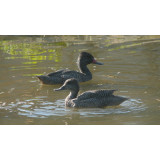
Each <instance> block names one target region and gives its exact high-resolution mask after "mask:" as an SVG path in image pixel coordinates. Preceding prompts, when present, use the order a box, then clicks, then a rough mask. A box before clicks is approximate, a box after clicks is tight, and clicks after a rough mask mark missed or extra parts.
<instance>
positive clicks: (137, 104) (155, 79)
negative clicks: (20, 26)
mask: <svg viewBox="0 0 160 160" xmlns="http://www.w3.org/2000/svg"><path fill="white" fill-rule="evenodd" d="M81 51H87V52H90V53H92V54H93V55H94V57H96V59H97V60H98V61H100V62H102V63H104V65H103V66H98V65H89V68H90V70H91V72H92V73H93V79H92V80H91V81H88V82H85V83H81V84H80V87H81V91H80V92H84V91H87V90H91V89H118V91H117V92H116V93H115V94H116V95H120V96H125V97H128V98H130V99H129V100H128V101H126V102H124V103H122V104H121V105H120V106H112V107H106V108H104V109H99V108H96V109H69V108H65V106H64V99H65V97H66V96H67V95H68V91H64V92H54V91H53V89H55V88H58V87H60V85H51V86H49V85H41V84H40V83H39V81H38V79H37V78H36V77H35V76H36V75H41V74H47V73H50V72H52V71H56V70H58V69H63V68H69V69H73V70H77V69H78V68H77V66H76V61H77V57H78V53H80V52H81ZM0 62H1V63H0V74H1V77H0V124H95V125H96V124H160V116H159V115H160V90H159V88H160V83H159V82H160V36H0Z"/></svg>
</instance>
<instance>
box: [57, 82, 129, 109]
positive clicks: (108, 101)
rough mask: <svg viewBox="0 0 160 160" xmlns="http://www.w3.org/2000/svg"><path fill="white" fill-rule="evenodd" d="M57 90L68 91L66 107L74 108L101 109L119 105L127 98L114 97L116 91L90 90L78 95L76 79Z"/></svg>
mask: <svg viewBox="0 0 160 160" xmlns="http://www.w3.org/2000/svg"><path fill="white" fill-rule="evenodd" d="M58 90H70V94H69V95H68V96H67V97H66V99H65V106H66V107H75V108H81V107H83V108H102V107H106V106H113V105H119V104H121V103H122V102H124V101H125V100H127V99H128V98H125V97H120V96H115V95H113V92H114V91H116V90H104V89H103V90H92V91H87V92H84V93H82V94H81V95H79V96H77V95H78V92H79V84H78V81H77V80H76V79H68V80H66V81H65V83H64V84H63V85H62V87H60V88H59V89H56V91H58Z"/></svg>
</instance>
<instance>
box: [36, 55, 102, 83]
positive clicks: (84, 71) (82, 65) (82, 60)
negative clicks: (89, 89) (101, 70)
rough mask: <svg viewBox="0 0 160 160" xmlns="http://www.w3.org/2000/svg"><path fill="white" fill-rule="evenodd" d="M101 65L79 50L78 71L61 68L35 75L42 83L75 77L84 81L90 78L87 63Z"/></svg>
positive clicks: (58, 81) (90, 74)
mask: <svg viewBox="0 0 160 160" xmlns="http://www.w3.org/2000/svg"><path fill="white" fill-rule="evenodd" d="M91 63H93V64H97V65H103V63H101V62H97V61H96V60H95V58H94V57H93V56H92V55H91V54H90V53H88V52H81V53H80V54H79V57H78V61H77V64H78V68H79V72H78V71H72V70H68V69H61V70H58V71H56V72H53V73H49V74H48V75H39V76H36V77H37V78H38V79H39V80H40V81H41V82H42V84H51V85H53V84H63V83H64V82H65V81H66V80H67V79H70V78H75V79H77V80H78V82H86V81H89V80H91V79H92V73H91V72H90V70H89V69H88V67H87V65H88V64H91Z"/></svg>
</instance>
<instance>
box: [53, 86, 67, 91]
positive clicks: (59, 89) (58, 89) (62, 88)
mask: <svg viewBox="0 0 160 160" xmlns="http://www.w3.org/2000/svg"><path fill="white" fill-rule="evenodd" d="M61 90H65V86H62V87H60V88H57V89H54V91H61Z"/></svg>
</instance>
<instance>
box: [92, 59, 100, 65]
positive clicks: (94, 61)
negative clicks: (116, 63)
mask: <svg viewBox="0 0 160 160" xmlns="http://www.w3.org/2000/svg"><path fill="white" fill-rule="evenodd" d="M92 63H93V64H98V65H103V63H101V62H97V61H96V60H95V59H94V60H93V62H92Z"/></svg>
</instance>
